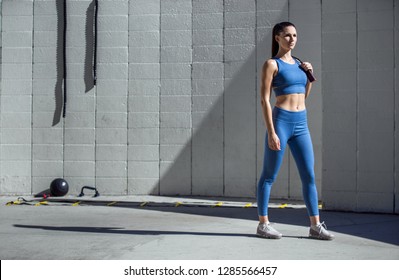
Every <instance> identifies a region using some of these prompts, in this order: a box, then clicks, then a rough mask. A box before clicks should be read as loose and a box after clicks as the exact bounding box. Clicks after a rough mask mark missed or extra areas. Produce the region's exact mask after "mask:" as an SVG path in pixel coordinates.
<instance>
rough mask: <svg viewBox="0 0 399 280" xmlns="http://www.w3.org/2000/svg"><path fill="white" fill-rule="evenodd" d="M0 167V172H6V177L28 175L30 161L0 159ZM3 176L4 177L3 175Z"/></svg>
mask: <svg viewBox="0 0 399 280" xmlns="http://www.w3.org/2000/svg"><path fill="white" fill-rule="evenodd" d="M0 167H1V168H0V169H1V171H2V174H7V177H30V176H32V173H31V169H32V166H31V161H30V160H29V161H28V160H26V161H21V160H17V161H11V160H7V161H0ZM3 178H4V177H3Z"/></svg>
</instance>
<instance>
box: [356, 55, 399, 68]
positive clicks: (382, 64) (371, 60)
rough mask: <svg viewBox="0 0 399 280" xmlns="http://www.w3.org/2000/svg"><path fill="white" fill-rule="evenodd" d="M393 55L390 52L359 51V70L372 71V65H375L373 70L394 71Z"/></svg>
mask: <svg viewBox="0 0 399 280" xmlns="http://www.w3.org/2000/svg"><path fill="white" fill-rule="evenodd" d="M391 54H392V56H393V52H390V51H359V52H358V57H359V58H358V68H359V70H370V69H371V67H370V65H373V67H372V69H373V70H377V69H384V70H385V69H386V70H388V69H389V70H392V69H393V68H394V66H393V65H394V61H393V60H392V56H391Z"/></svg>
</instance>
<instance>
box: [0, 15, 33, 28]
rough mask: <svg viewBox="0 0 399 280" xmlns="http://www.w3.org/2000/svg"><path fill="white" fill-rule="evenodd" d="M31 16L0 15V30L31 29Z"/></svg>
mask: <svg viewBox="0 0 399 280" xmlns="http://www.w3.org/2000/svg"><path fill="white" fill-rule="evenodd" d="M32 28H33V17H32V16H15V15H10V16H5V15H3V16H2V31H3V32H10V31H32Z"/></svg>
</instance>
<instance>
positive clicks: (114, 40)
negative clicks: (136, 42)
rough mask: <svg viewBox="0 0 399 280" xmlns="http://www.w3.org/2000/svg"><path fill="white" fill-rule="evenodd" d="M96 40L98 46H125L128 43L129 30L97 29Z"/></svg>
mask: <svg viewBox="0 0 399 280" xmlns="http://www.w3.org/2000/svg"><path fill="white" fill-rule="evenodd" d="M97 40H98V46H102V47H104V48H112V47H126V46H127V45H129V32H128V31H112V32H111V31H101V30H98V35H97Z"/></svg>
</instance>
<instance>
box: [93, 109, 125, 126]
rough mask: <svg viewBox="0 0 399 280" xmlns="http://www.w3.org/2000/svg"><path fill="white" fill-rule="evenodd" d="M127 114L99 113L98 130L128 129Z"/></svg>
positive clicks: (97, 119)
mask: <svg viewBox="0 0 399 280" xmlns="http://www.w3.org/2000/svg"><path fill="white" fill-rule="evenodd" d="M126 127H127V113H109V112H97V118H96V128H126Z"/></svg>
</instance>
